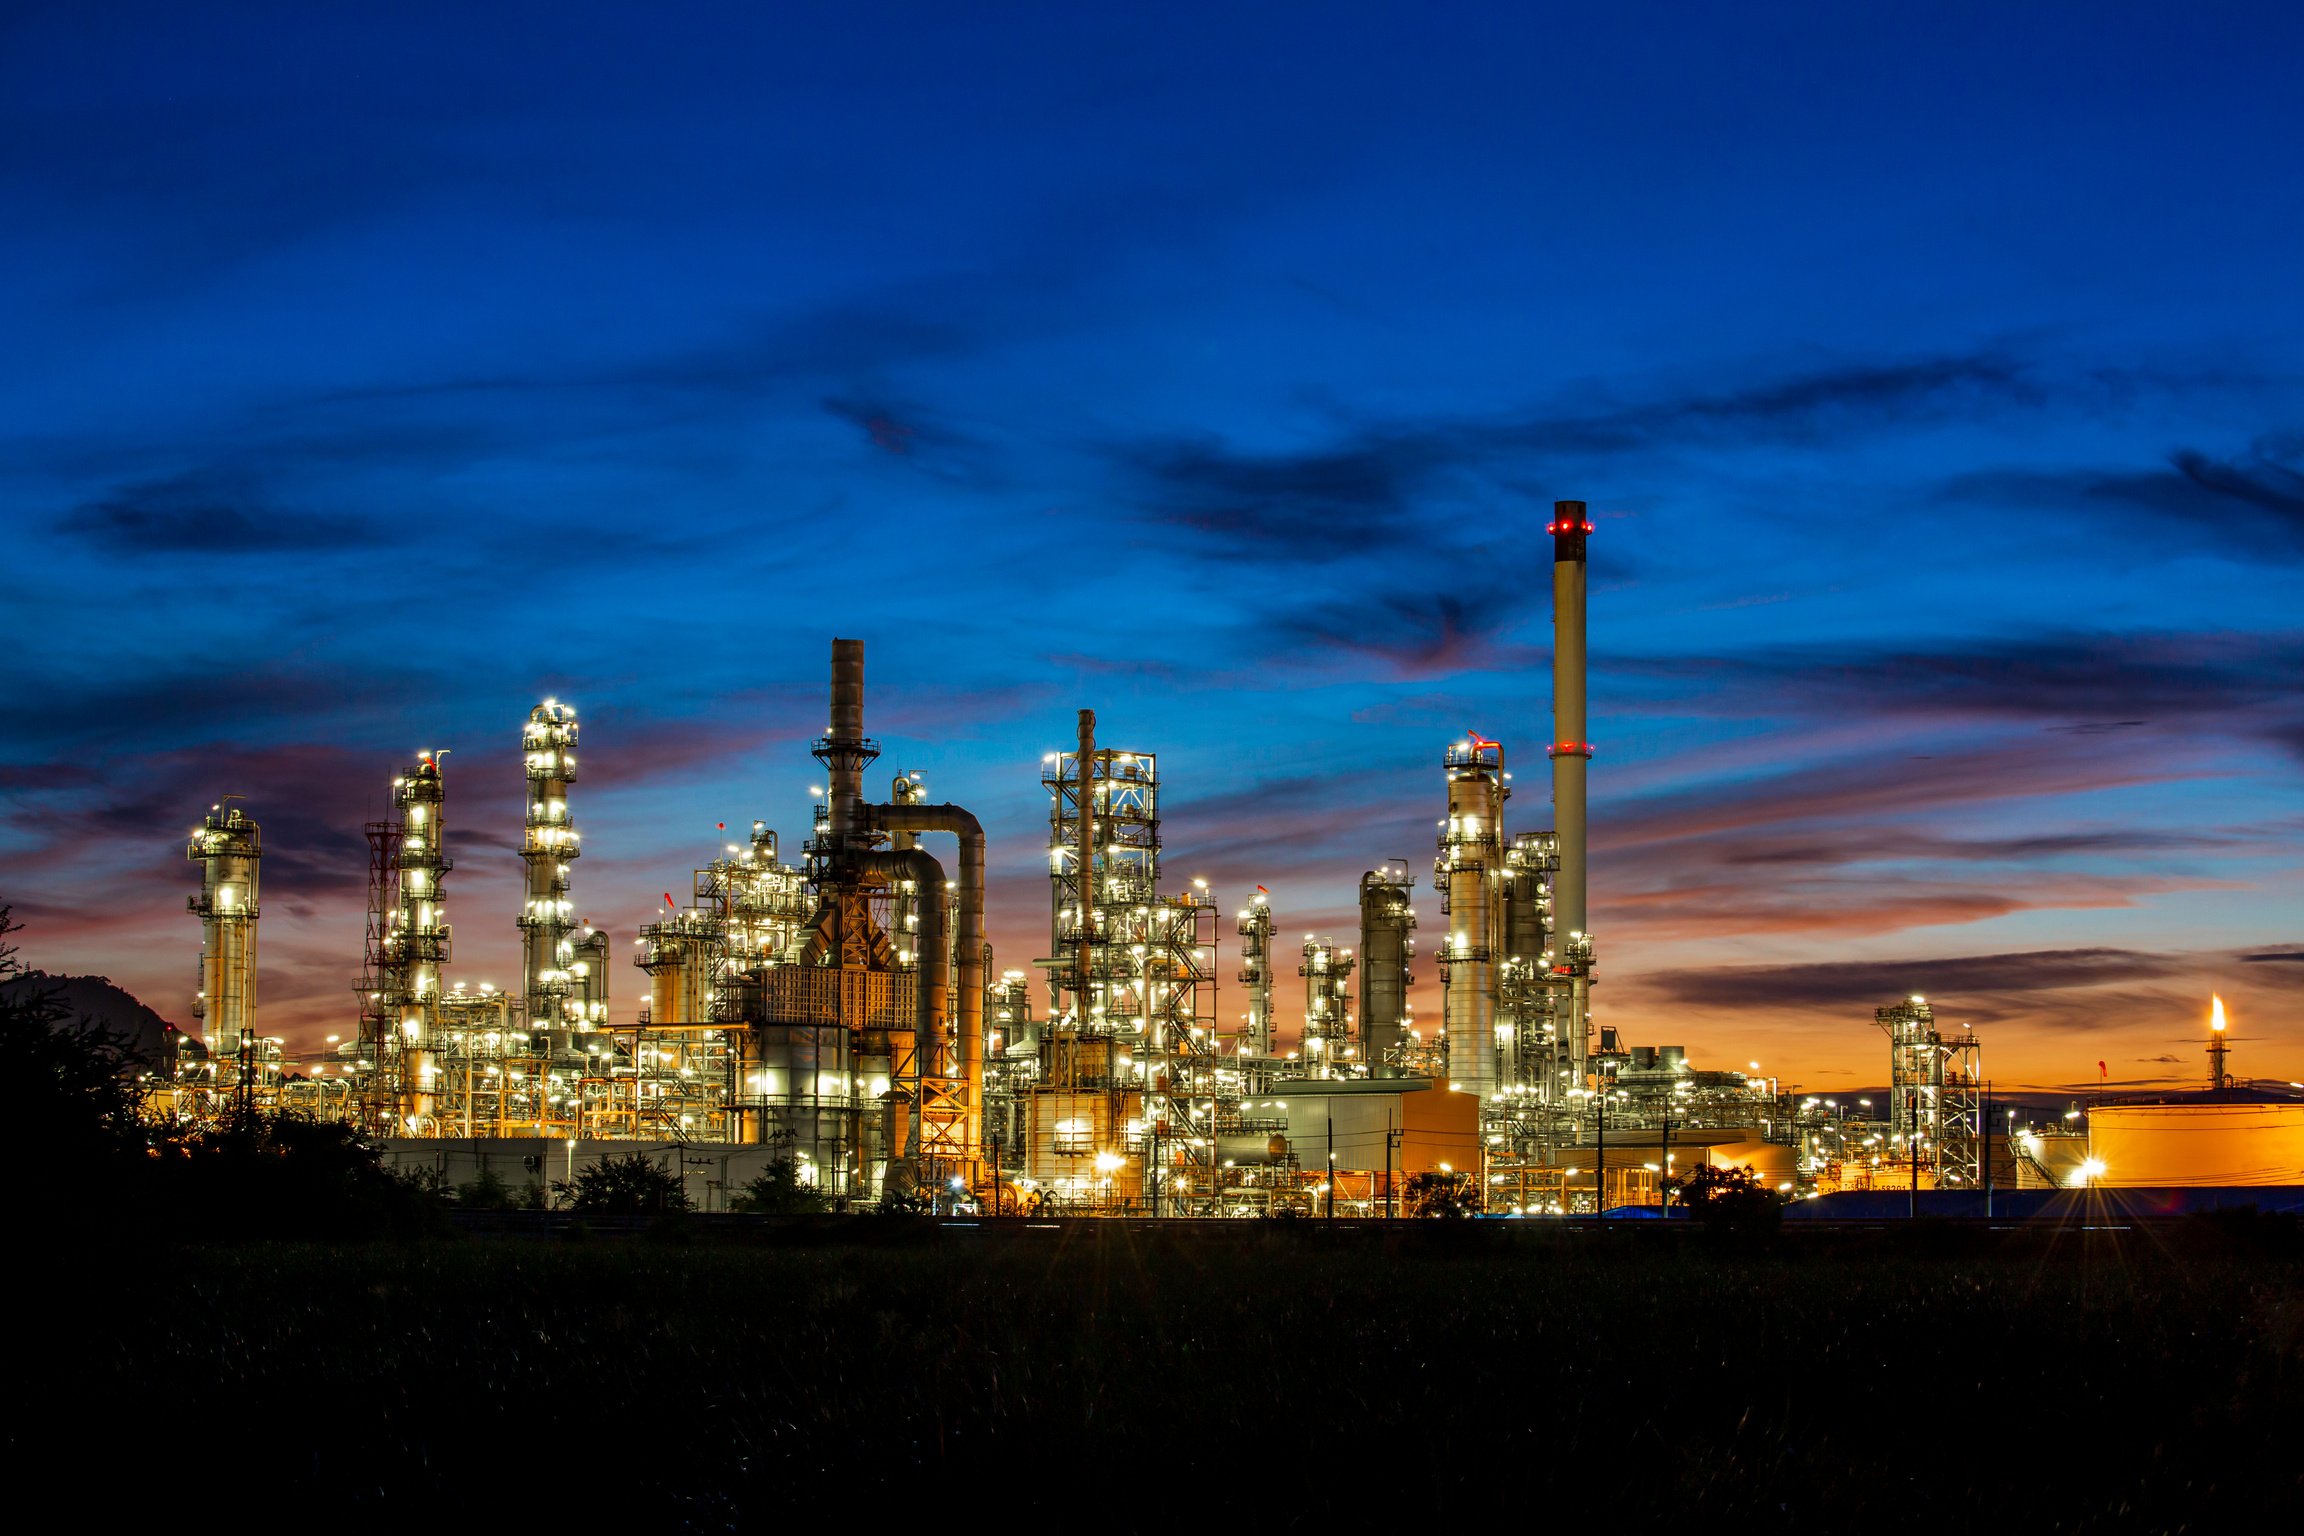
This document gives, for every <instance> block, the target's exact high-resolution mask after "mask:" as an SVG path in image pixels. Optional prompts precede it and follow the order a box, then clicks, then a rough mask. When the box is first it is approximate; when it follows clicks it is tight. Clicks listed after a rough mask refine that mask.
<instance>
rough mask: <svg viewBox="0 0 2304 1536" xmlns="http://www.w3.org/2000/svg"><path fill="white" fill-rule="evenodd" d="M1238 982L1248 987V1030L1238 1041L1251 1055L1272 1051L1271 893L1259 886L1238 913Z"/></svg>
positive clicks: (1262, 1054)
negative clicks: (1252, 897)
mask: <svg viewBox="0 0 2304 1536" xmlns="http://www.w3.org/2000/svg"><path fill="white" fill-rule="evenodd" d="M1240 984H1241V985H1242V986H1244V987H1246V988H1247V989H1248V1019H1247V1030H1246V1032H1245V1033H1244V1034H1243V1036H1242V1037H1241V1043H1242V1044H1243V1045H1245V1046H1247V1047H1248V1054H1249V1055H1251V1056H1270V1055H1272V1054H1273V1051H1272V1047H1273V1044H1274V1041H1273V1038H1272V894H1271V892H1269V891H1267V890H1265V889H1264V887H1262V886H1258V887H1256V895H1255V897H1254V899H1253V900H1251V901H1250V902H1249V903H1248V905H1247V907H1246V908H1245V909H1243V910H1242V911H1241V913H1240Z"/></svg>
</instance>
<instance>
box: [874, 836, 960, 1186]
mask: <svg viewBox="0 0 2304 1536" xmlns="http://www.w3.org/2000/svg"><path fill="white" fill-rule="evenodd" d="M853 857H854V862H855V867H856V868H857V869H858V870H861V871H869V872H870V873H872V874H876V875H889V876H892V877H894V878H896V879H898V880H911V881H914V882H916V883H917V884H918V885H919V887H920V903H919V913H920V941H919V943H920V948H919V954H920V987H919V993H918V999H917V1002H916V1004H915V1006H914V1009H913V1015H912V1070H913V1071H914V1072H916V1073H918V1074H920V1075H921V1076H922V1077H926V1076H928V1075H929V1074H930V1072H931V1071H933V1069H934V1063H935V1061H936V1055H937V1052H936V1045H937V1038H936V1037H937V1033H938V1025H939V1024H940V1022H941V1021H942V1019H943V1017H944V1010H945V994H946V992H947V991H948V990H949V989H950V987H951V980H952V970H951V966H952V947H951V946H950V945H949V944H946V943H945V942H944V887H945V882H944V866H943V865H941V864H939V863H937V862H936V859H935V856H934V855H932V854H930V853H928V852H926V851H925V850H923V849H919V848H895V849H888V850H878V849H867V850H859V851H858V852H857V853H856V854H855V855H854V856H853ZM978 970H979V972H981V970H982V967H981V966H979V967H978ZM977 1014H978V1017H982V1014H983V1010H982V1009H981V1008H978V1009H977ZM923 1107H924V1106H923V1105H922V1104H921V1102H920V1101H919V1099H917V1098H915V1099H914V1100H913V1103H912V1124H911V1129H910V1131H909V1132H908V1133H907V1135H906V1137H905V1146H904V1155H905V1156H906V1157H918V1156H919V1155H920V1111H921V1109H922V1108H923ZM970 1146H971V1147H973V1146H974V1143H973V1142H971V1143H970Z"/></svg>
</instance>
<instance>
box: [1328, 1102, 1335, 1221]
mask: <svg viewBox="0 0 2304 1536" xmlns="http://www.w3.org/2000/svg"><path fill="white" fill-rule="evenodd" d="M1328 1221H1329V1223H1330V1225H1334V1223H1335V1221H1336V1114H1335V1111H1334V1110H1330V1111H1329V1114H1328Z"/></svg>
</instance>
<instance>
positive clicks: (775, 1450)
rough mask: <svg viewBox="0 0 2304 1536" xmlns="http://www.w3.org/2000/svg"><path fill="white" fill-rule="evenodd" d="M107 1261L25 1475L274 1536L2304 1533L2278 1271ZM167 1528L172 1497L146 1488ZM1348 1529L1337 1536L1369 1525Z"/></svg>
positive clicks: (1158, 1256) (1005, 1251)
mask: <svg viewBox="0 0 2304 1536" xmlns="http://www.w3.org/2000/svg"><path fill="white" fill-rule="evenodd" d="M856 1230H858V1231H869V1232H875V1233H881V1234H882V1235H883V1236H885V1237H887V1238H890V1239H895V1240H886V1241H879V1242H862V1243H829V1244H817V1245H811V1246H789V1245H788V1246H762V1245H753V1246H712V1245H687V1246H681V1245H671V1244H660V1243H651V1242H616V1243H610V1242H605V1241H598V1240H595V1241H591V1242H551V1241H512V1240H486V1241H483V1240H473V1239H465V1240H462V1241H455V1242H440V1243H430V1244H416V1245H407V1246H390V1245H381V1246H372V1247H371V1246H339V1247H329V1246H244V1247H216V1248H193V1249H185V1250H165V1251H155V1252H140V1251H137V1250H132V1249H131V1250H112V1251H84V1252H78V1253H76V1254H75V1255H74V1256H73V1257H72V1258H70V1259H69V1260H67V1261H64V1262H63V1263H61V1264H58V1265H56V1266H54V1270H55V1276H54V1278H55V1280H56V1282H57V1283H56V1284H54V1285H53V1286H51V1287H45V1288H44V1290H43V1296H44V1299H43V1301H42V1302H41V1304H40V1306H39V1307H38V1309H37V1314H36V1317H37V1320H36V1322H35V1324H34V1329H33V1334H32V1337H31V1339H30V1342H29V1347H28V1349H27V1350H26V1351H25V1352H24V1353H23V1354H20V1356H19V1358H20V1361H22V1360H31V1361H34V1362H38V1363H37V1364H35V1366H34V1371H35V1375H34V1385H33V1391H32V1392H31V1393H30V1394H28V1395H29V1396H31V1397H32V1398H33V1400H34V1401H36V1402H37V1403H39V1404H41V1405H42V1407H43V1409H44V1411H43V1412H41V1413H40V1414H38V1415H37V1416H36V1419H37V1421H36V1422H35V1423H33V1424H31V1425H28V1426H26V1427H24V1428H23V1429H21V1430H20V1431H19V1432H18V1434H17V1437H16V1440H15V1449H16V1451H17V1452H18V1454H19V1456H21V1457H23V1458H25V1465H28V1466H32V1467H35V1468H38V1469H40V1470H42V1471H43V1472H45V1473H48V1474H50V1475H63V1469H65V1468H67V1467H71V1468H75V1469H78V1470H80V1471H83V1472H84V1471H86V1470H88V1469H89V1468H90V1467H91V1466H92V1465H106V1466H109V1467H110V1469H111V1470H110V1471H109V1472H108V1473H105V1474H104V1481H103V1482H102V1483H101V1484H100V1485H99V1486H100V1487H101V1488H102V1490H103V1492H104V1493H105V1494H106V1495H107V1496H108V1497H111V1498H114V1499H116V1500H118V1501H119V1502H120V1505H121V1508H122V1509H123V1510H124V1511H125V1510H126V1509H127V1508H128V1507H130V1506H131V1505H132V1504H134V1503H136V1502H137V1501H138V1499H139V1497H140V1496H148V1495H149V1494H150V1493H151V1492H152V1491H153V1490H155V1489H157V1490H159V1491H160V1492H161V1493H162V1495H163V1496H164V1497H166V1498H169V1499H172V1500H176V1501H178V1502H180V1503H181V1502H182V1501H190V1503H188V1504H185V1505H184V1507H185V1508H186V1509H187V1511H189V1509H190V1508H192V1507H196V1506H197V1505H198V1504H200V1503H202V1502H212V1501H214V1500H216V1499H218V1498H222V1497H226V1496H229V1497H231V1498H233V1499H235V1500H239V1501H241V1502H243V1503H244V1505H245V1507H246V1508H247V1510H248V1511H249V1512H250V1513H251V1514H252V1515H259V1518H258V1520H257V1524H258V1528H267V1529H268V1528H278V1527H279V1526H280V1525H283V1524H285V1525H294V1524H299V1523H301V1522H302V1521H303V1519H304V1518H305V1516H306V1515H307V1514H308V1515H309V1516H310V1517H311V1519H312V1520H313V1522H314V1523H315V1524H323V1525H332V1526H338V1527H348V1528H356V1529H359V1528H376V1527H382V1526H389V1527H392V1528H396V1529H402V1530H406V1529H410V1528H411V1527H412V1524H413V1523H416V1522H425V1523H434V1524H437V1523H439V1522H442V1521H445V1522H447V1525H446V1527H445V1528H449V1529H455V1528H458V1527H459V1526H460V1525H461V1524H462V1522H463V1521H465V1520H468V1519H478V1518H483V1517H486V1518H512V1519H523V1520H528V1519H534V1520H544V1521H547V1522H550V1523H552V1524H553V1525H555V1526H556V1527H567V1528H573V1529H590V1528H594V1522H595V1521H602V1522H605V1521H607V1520H608V1519H609V1518H610V1517H611V1516H613V1517H615V1518H616V1519H619V1520H622V1521H624V1522H625V1523H626V1528H629V1529H669V1528H680V1527H692V1528H707V1529H711V1528H747V1529H748V1528H763V1527H768V1526H781V1525H785V1524H788V1523H789V1522H791V1521H793V1520H795V1519H806V1520H809V1521H811V1522H813V1521H815V1520H818V1519H821V1518H824V1517H827V1516H829V1517H832V1518H839V1519H844V1520H864V1521H867V1522H869V1523H870V1524H871V1525H874V1526H877V1525H878V1524H880V1523H883V1522H885V1521H901V1522H902V1523H906V1524H911V1523H916V1522H919V1521H926V1522H928V1523H930V1524H937V1525H943V1524H952V1525H954V1526H955V1527H956V1528H959V1529H973V1528H975V1527H976V1526H978V1525H979V1524H982V1523H986V1522H989V1521H990V1520H992V1519H995V1518H998V1519H1009V1518H1013V1517H1015V1516H1018V1515H1023V1514H1026V1513H1029V1512H1034V1511H1046V1512H1055V1513H1058V1514H1061V1515H1063V1517H1064V1518H1067V1519H1072V1520H1077V1521H1080V1522H1085V1523H1086V1524H1088V1525H1090V1526H1091V1527H1093V1528H1095V1529H1098V1530H1103V1529H1113V1530H1139V1529H1142V1530H1150V1529H1157V1528H1176V1529H1180V1530H1195V1529H1201V1528H1203V1527H1207V1528H1214V1529H1229V1528H1233V1527H1238V1528H1241V1529H1247V1530H1257V1529H1313V1528H1317V1529H1329V1528H1344V1529H1361V1528H1364V1527H1366V1526H1368V1525H1370V1524H1373V1523H1376V1522H1377V1521H1379V1520H1381V1521H1382V1522H1383V1523H1385V1524H1388V1525H1389V1524H1393V1523H1395V1522H1398V1521H1401V1520H1412V1521H1414V1522H1416V1523H1418V1524H1422V1523H1426V1522H1429V1521H1435V1520H1446V1521H1458V1520H1462V1519H1466V1518H1470V1517H1477V1516H1482V1515H1491V1514H1503V1515H1505V1516H1506V1517H1507V1518H1512V1519H1516V1520H1523V1521H1532V1522H1548V1521H1549V1520H1551V1519H1553V1518H1557V1517H1561V1516H1566V1515H1570V1514H1573V1515H1575V1516H1577V1517H1578V1518H1592V1519H1597V1520H1600V1521H1603V1522H1606V1523H1609V1524H1616V1525H1623V1526H1627V1527H1630V1528H1645V1527H1648V1526H1650V1525H1652V1524H1654V1523H1655V1522H1656V1521H1657V1520H1658V1519H1660V1518H1665V1517H1683V1518H1688V1519H1691V1520H1701V1521H1704V1522H1706V1523H1707V1524H1709V1525H1711V1526H1714V1527H1722V1526H1725V1527H1728V1528H1737V1529H1742V1528H1750V1527H1754V1526H1760V1525H1767V1526H1771V1527H1779V1528H1783V1529H1810V1530H1818V1529H1821V1530H1852V1529H1857V1528H1860V1527H1873V1528H1879V1527H1887V1528H1893V1529H1909V1528H1914V1527H1917V1526H1922V1525H1934V1526H1944V1527H1946V1528H1961V1529H1965V1528H1967V1527H1968V1526H1970V1525H1971V1524H1972V1523H1975V1522H1979V1521H1982V1520H1985V1519H1989V1520H1991V1521H1992V1522H1993V1523H1994V1525H1995V1526H1996V1527H1998V1528H2001V1529H2054V1530H2170V1531H2175V1530H2186V1529H2194V1530H2214V1529H2229V1528H2231V1527H2232V1525H2233V1524H2234V1523H2235V1522H2238V1521H2241V1520H2244V1519H2248V1518H2250V1517H2261V1516H2271V1515H2274V1514H2275V1513H2277V1514H2278V1519H2277V1521H2276V1523H2275V1524H2274V1525H2273V1526H2271V1527H2270V1528H2274V1529H2277V1528H2291V1527H2288V1526H2287V1524H2286V1522H2287V1521H2288V1520H2289V1519H2292V1518H2293V1516H2294V1512H2295V1511H2296V1509H2298V1508H2299V1507H2304V1504H2300V1502H2299V1495H2300V1492H2304V1467H2300V1461H2299V1457H2298V1454H2297V1451H2298V1433H2299V1430H2304V1356H2300V1354H2299V1333H2300V1323H2304V1290H2300V1286H2299V1281H2300V1280H2304V1272H2300V1270H2299V1266H2298V1263H2297V1261H2296V1260H2295V1259H2294V1258H2293V1257H2281V1256H2277V1255H2274V1254H2269V1253H2266V1252H2264V1251H2262V1245H2261V1244H2259V1243H2255V1242H2252V1241H2250V1240H2248V1239H2246V1238H2245V1237H2242V1238H2239V1239H2234V1238H2231V1237H2228V1236H2222V1235H2215V1234H2194V1235H2192V1236H2189V1237H2186V1236H2179V1237H2178V1238H2175V1239H2171V1238H2169V1237H2166V1236H2154V1235H2150V1234H2135V1233H2130V1234H2120V1235H2110V1234H2093V1235H2081V1234H2072V1235H2066V1236H2063V1237H2060V1238H2055V1239H2053V1240H2051V1239H2049V1238H2046V1237H2039V1238H2032V1237H2024V1238H2018V1239H2013V1240H2008V1239H2003V1240H1997V1241H1994V1240H1990V1239H1986V1238H1971V1237H1968V1236H1967V1235H1965V1234H1956V1233H1955V1234H1934V1235H1931V1234H1929V1233H1926V1232H1913V1233H1909V1234H1906V1233H1889V1234H1886V1235H1872V1236H1862V1235H1831V1236H1827V1235H1823V1234H1802V1235H1801V1236H1800V1237H1798V1238H1797V1239H1795V1238H1793V1237H1791V1236H1787V1237H1785V1238H1784V1239H1782V1240H1780V1241H1778V1242H1777V1243H1775V1244H1774V1245H1772V1246H1770V1247H1767V1248H1764V1249H1758V1250H1747V1249H1739V1248H1727V1247H1720V1246H1715V1245H1712V1244H1709V1243H1706V1242H1705V1241H1703V1240H1702V1239H1701V1237H1700V1236H1698V1235H1692V1234H1671V1235H1670V1236H1669V1237H1667V1236H1665V1235H1661V1234H1606V1235H1602V1234H1591V1233H1584V1234H1554V1235H1552V1236H1550V1237H1549V1238H1546V1239H1542V1240H1531V1239H1524V1240H1522V1241H1521V1242H1520V1243H1518V1244H1517V1245H1516V1246H1511V1247H1495V1246H1487V1247H1479V1246H1470V1247H1464V1246H1441V1247H1427V1246H1410V1247H1407V1248H1405V1249H1402V1248H1398V1247H1395V1248H1394V1249H1393V1250H1392V1251H1379V1250H1377V1249H1375V1248H1374V1247H1373V1246H1371V1245H1366V1244H1364V1243H1359V1242H1355V1243H1337V1242H1329V1241H1324V1240H1323V1239H1322V1237H1321V1234H1319V1233H1318V1232H1316V1231H1315V1232H1311V1233H1297V1232H1292V1231H1285V1230H1283V1231H1275V1232H1270V1233H1264V1232H1256V1233H1246V1234H1243V1235H1242V1236H1241V1237H1239V1238H1237V1239H1234V1240H1230V1241H1213V1240H1211V1241H1201V1240H1169V1239H1165V1238H1158V1237H1148V1236H1146V1235H1145V1234H1143V1233H1142V1232H1140V1231H1136V1232H1132V1231H1129V1230H1127V1229H1125V1228H1119V1227H1115V1228H1114V1229H1112V1230H1110V1231H1109V1232H1105V1233H1103V1234H1100V1235H1093V1236H1079V1235H1069V1236H1063V1237H1057V1236H1055V1235H1053V1234H1040V1235H1036V1236H1035V1237H1034V1239H1033V1240H1032V1241H1029V1242H1024V1241H997V1240H986V1239H981V1238H979V1239H976V1240H974V1241H972V1242H971V1241H955V1240H952V1239H950V1238H947V1239H945V1240H943V1241H940V1242H939V1241H919V1240H901V1239H900V1238H899V1237H898V1234H896V1233H894V1232H893V1231H885V1232H884V1231H883V1229H879V1228H874V1227H872V1226H871V1225H870V1224H869V1223H862V1224H859V1225H858V1227H857V1228H856ZM139 1490H141V1494H139ZM1340 1522H1341V1523H1342V1524H1341V1525H1340Z"/></svg>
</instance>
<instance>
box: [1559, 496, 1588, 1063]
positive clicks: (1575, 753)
mask: <svg viewBox="0 0 2304 1536" xmlns="http://www.w3.org/2000/svg"><path fill="white" fill-rule="evenodd" d="M1548 531H1549V532H1550V533H1551V535H1552V746H1551V748H1550V751H1551V754H1552V802H1553V812H1552V814H1553V818H1554V820H1553V826H1554V828H1555V830H1556V833H1557V835H1558V837H1559V856H1560V866H1559V870H1558V872H1557V873H1556V874H1554V876H1553V877H1552V985H1553V992H1554V998H1555V1001H1554V1004H1553V1016H1554V1020H1555V1023H1556V1025H1557V1027H1558V1030H1559V1036H1560V1040H1561V1043H1562V1045H1563V1046H1564V1047H1565V1051H1566V1054H1567V1056H1568V1057H1569V1059H1570V1061H1571V1062H1572V1063H1573V1065H1572V1066H1571V1068H1570V1070H1571V1071H1572V1072H1573V1073H1574V1074H1575V1077H1576V1080H1577V1081H1578V1082H1579V1083H1581V1081H1582V1078H1583V1072H1584V1060H1585V1057H1586V1055H1587V1054H1588V1052H1589V1041H1590V1039H1591V1023H1590V1019H1591V988H1592V932H1591V927H1590V924H1589V922H1588V921H1587V918H1586V914H1585V910H1584V897H1585V845H1584V779H1585V770H1586V768H1587V767H1588V766H1589V764H1590V762H1591V758H1592V742H1591V740H1590V738H1589V735H1588V731H1589V727H1588V726H1587V725H1586V723H1585V719H1584V589H1585V579H1584V577H1585V562H1584V540H1585V538H1586V537H1587V536H1588V535H1590V533H1591V532H1592V523H1591V520H1590V519H1589V518H1588V517H1586V516H1585V510H1584V503H1582V502H1580V501H1556V502H1554V503H1552V523H1551V526H1550V528H1549V530H1548Z"/></svg>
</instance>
